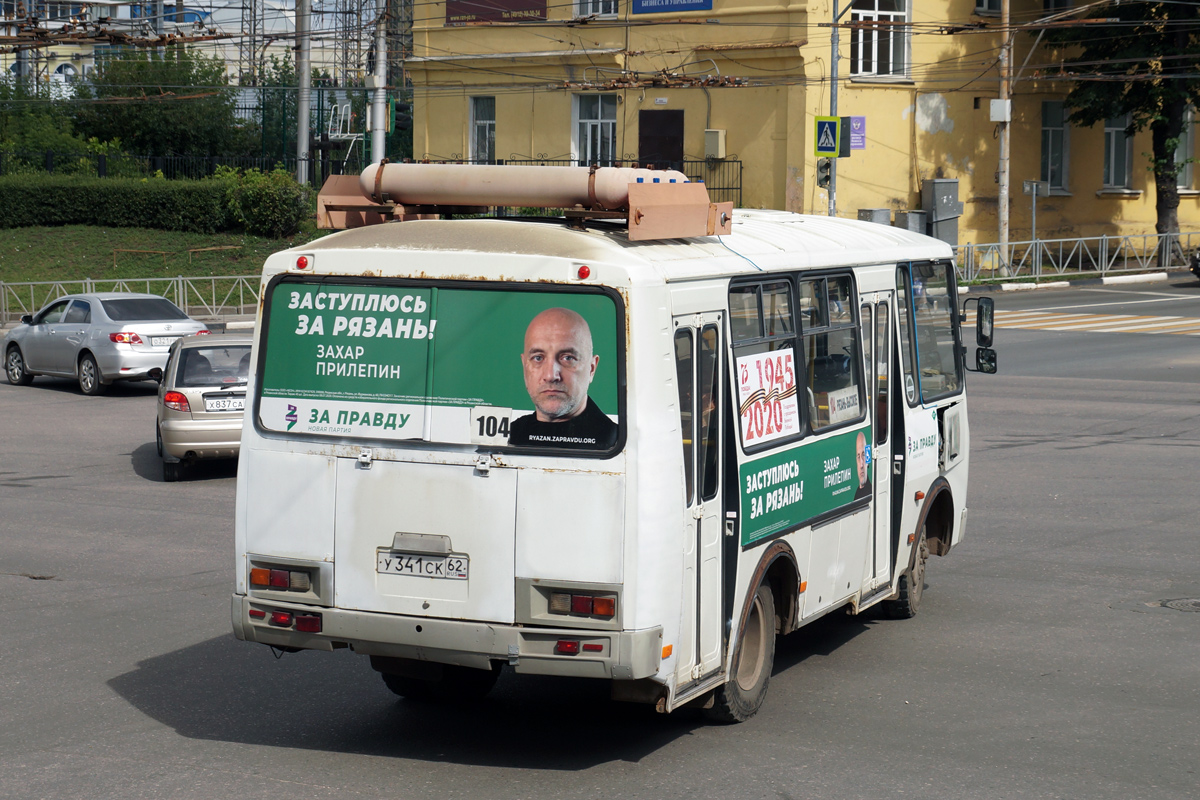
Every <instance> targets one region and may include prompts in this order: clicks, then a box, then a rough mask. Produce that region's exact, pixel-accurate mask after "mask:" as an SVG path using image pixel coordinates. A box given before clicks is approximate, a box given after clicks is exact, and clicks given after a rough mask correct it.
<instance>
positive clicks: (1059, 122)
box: [1041, 100, 1069, 189]
mask: <svg viewBox="0 0 1200 800" xmlns="http://www.w3.org/2000/svg"><path fill="white" fill-rule="evenodd" d="M1066 117H1067V115H1066V112H1065V111H1064V109H1063V104H1062V102H1061V101H1059V100H1050V101H1046V102H1043V103H1042V175H1041V180H1043V181H1046V182H1048V183H1049V184H1050V188H1051V189H1066V188H1067V145H1068V141H1069V140H1068V136H1067V118H1066Z"/></svg>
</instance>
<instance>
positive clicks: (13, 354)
mask: <svg viewBox="0 0 1200 800" xmlns="http://www.w3.org/2000/svg"><path fill="white" fill-rule="evenodd" d="M207 332H208V331H207V329H206V328H205V326H204V323H201V322H197V321H196V320H194V319H192V318H190V317H189V316H188V315H187V314H185V313H184V312H183V311H181V310H180V309H179V307H178V306H176V305H175V304H174V303H172V302H171V301H170V300H167V299H166V298H165V297H159V296H158V295H154V294H136V293H133V292H100V293H96V294H71V295H67V296H65V297H60V298H58V299H57V300H54V301H53V302H51V303H50V304H49V305H47V306H46V307H45V308H43V309H42V310H41V311H39V312H38V313H37V314H33V315H29V314H26V315H25V316H23V317H21V324H20V325H18V326H17V327H15V328H13V329H12V330H11V331H9V332H8V335H7V336H5V337H4V374H5V375H6V376H7V377H8V382H9V383H12V384H16V385H18V386H27V385H28V384H29V383H30V382H32V381H33V378H34V376H35V375H53V376H57V377H61V378H76V379H78V381H79V388H80V389H81V390H82V391H83V393H84V394H102V393H103V392H104V391H105V389H107V388H108V386H109V385H110V384H112V383H113V381H128V380H133V381H139V380H146V379H157V378H159V377H160V376H161V375H162V369H163V367H164V366H165V365H166V363H167V351H168V350H169V349H170V347H171V345H172V344H173V343H174V342H175V341H177V340H178V339H179V338H180V337H182V336H187V335H189V334H196V333H207Z"/></svg>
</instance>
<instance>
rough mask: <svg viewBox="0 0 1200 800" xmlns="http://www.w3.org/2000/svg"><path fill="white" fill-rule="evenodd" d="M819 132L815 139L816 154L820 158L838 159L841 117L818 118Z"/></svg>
mask: <svg viewBox="0 0 1200 800" xmlns="http://www.w3.org/2000/svg"><path fill="white" fill-rule="evenodd" d="M816 120H817V131H816V136H815V137H814V139H813V143H814V150H813V152H814V154H815V155H818V156H830V157H832V158H837V157H838V143H839V142H840V141H841V138H842V136H841V125H842V120H841V118H840V117H816Z"/></svg>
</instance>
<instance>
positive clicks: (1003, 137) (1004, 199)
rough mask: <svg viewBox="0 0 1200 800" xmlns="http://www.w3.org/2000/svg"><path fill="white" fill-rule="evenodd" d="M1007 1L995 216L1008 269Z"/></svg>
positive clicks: (1004, 1) (1003, 0)
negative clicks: (997, 202) (997, 195)
mask: <svg viewBox="0 0 1200 800" xmlns="http://www.w3.org/2000/svg"><path fill="white" fill-rule="evenodd" d="M1009 2H1010V0H1000V30H1001V31H1003V36H1004V43H1003V45H1002V46H1001V48H1000V100H1001V105H1002V106H1004V111H1003V114H1002V115H1001V116H1002V117H1003V119H1002V120H1001V121H1000V122H999V123H998V124H999V126H1000V164H999V167H1000V168H999V173H1000V174H999V183H1000V197H999V208H998V209H997V213H998V215H999V222H1000V259H1001V266H1002V267H1004V266H1007V264H1008V261H1009V258H1008V193H1009V149H1010V146H1011V145H1010V143H1009V136H1010V131H1009V126H1010V125H1011V124H1012V88H1011V85H1010V81H1011V79H1012V76H1011V69H1012V42H1013V37H1012V32H1011V31H1010V30H1009V23H1010V16H1009Z"/></svg>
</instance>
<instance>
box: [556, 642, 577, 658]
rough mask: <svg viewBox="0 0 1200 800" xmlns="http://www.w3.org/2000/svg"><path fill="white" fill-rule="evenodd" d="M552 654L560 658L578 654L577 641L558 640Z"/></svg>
mask: <svg viewBox="0 0 1200 800" xmlns="http://www.w3.org/2000/svg"><path fill="white" fill-rule="evenodd" d="M554 652H556V653H558V654H559V655H560V656H573V655H576V654H578V653H579V640H578V639H559V640H558V642H557V643H556V644H555V645H554Z"/></svg>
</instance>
